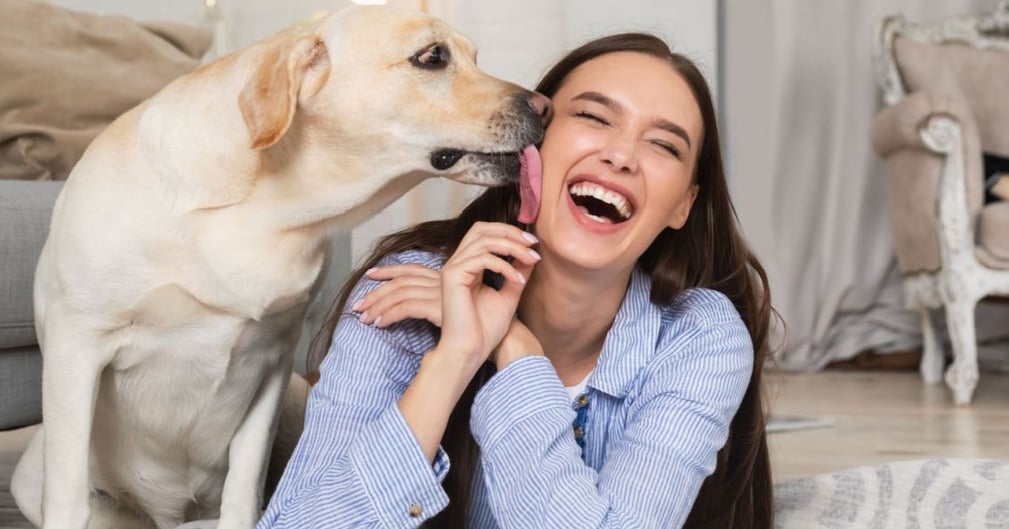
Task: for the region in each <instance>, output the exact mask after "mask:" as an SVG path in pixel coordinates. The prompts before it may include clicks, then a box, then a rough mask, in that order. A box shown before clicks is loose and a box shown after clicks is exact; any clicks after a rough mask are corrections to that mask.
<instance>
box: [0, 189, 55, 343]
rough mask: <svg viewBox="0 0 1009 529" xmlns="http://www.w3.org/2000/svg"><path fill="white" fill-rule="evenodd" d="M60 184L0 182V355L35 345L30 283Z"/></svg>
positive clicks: (47, 230) (47, 231)
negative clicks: (10, 349)
mask: <svg viewBox="0 0 1009 529" xmlns="http://www.w3.org/2000/svg"><path fill="white" fill-rule="evenodd" d="M62 184H63V183H62V182H25V181H16V180H9V181H4V180H0V269H2V270H3V273H0V355H2V354H4V353H3V350H4V349H6V348H9V347H21V346H27V345H34V344H36V343H38V342H37V341H36V338H35V323H34V317H33V314H34V309H33V307H32V282H33V279H34V277H35V263H36V261H38V258H39V253H40V252H41V251H42V245H43V244H44V243H45V240H46V235H47V234H48V233H49V219H50V217H51V216H52V209H53V203H54V202H55V201H56V196H57V195H58V194H59V191H60V189H61V188H62Z"/></svg>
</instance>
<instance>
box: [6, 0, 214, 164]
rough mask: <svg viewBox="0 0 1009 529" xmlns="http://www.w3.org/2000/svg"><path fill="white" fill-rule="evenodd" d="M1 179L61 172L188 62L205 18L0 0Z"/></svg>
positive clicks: (203, 42)
mask: <svg viewBox="0 0 1009 529" xmlns="http://www.w3.org/2000/svg"><path fill="white" fill-rule="evenodd" d="M0 13H3V16H0V79H3V90H0V179H32V180H63V179H66V177H67V175H68V174H69V173H70V170H71V169H72V168H73V166H74V164H75V163H77V160H78V159H80V157H81V155H82V154H83V153H84V149H85V148H86V147H87V146H88V144H89V143H91V140H92V139H94V137H95V136H96V135H97V134H98V133H99V132H100V131H101V130H102V129H104V128H105V126H106V125H108V124H109V123H111V122H112V121H113V120H114V119H115V118H116V117H118V116H119V115H120V114H122V113H123V112H125V111H127V110H129V109H130V108H132V107H134V106H136V105H137V104H138V103H140V102H142V101H144V100H145V99H147V98H149V97H150V96H152V95H154V94H155V93H156V92H157V91H158V90H160V89H161V88H162V87H163V86H165V85H166V84H168V83H169V82H170V81H171V80H173V79H175V78H176V77H178V76H180V75H182V74H185V73H187V72H190V71H192V70H193V69H194V68H195V67H196V66H197V65H198V64H199V62H200V58H201V57H202V56H203V54H204V53H205V52H206V50H207V48H208V47H209V46H210V40H211V33H210V31H209V30H207V29H205V28H198V27H192V26H186V25H182V24H171V23H156V24H149V23H140V22H136V21H133V20H130V19H128V18H126V17H121V16H98V15H92V14H86V13H78V12H75V11H70V10H67V9H63V8H60V7H56V6H53V5H50V4H46V3H42V2H37V1H35V0H0Z"/></svg>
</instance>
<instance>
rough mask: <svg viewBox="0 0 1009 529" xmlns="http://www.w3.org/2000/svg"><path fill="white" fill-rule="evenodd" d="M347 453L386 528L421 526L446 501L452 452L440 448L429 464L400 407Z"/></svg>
mask: <svg viewBox="0 0 1009 529" xmlns="http://www.w3.org/2000/svg"><path fill="white" fill-rule="evenodd" d="M349 456H350V460H351V462H352V464H353V466H354V471H355V472H356V473H357V475H358V476H359V477H360V479H361V483H363V485H364V489H365V492H366V493H367V495H368V497H369V498H371V500H372V502H374V504H375V508H376V511H377V512H378V516H379V517H380V518H381V519H382V522H383V524H384V525H385V527H396V528H399V527H404V528H407V527H418V526H419V525H420V524H421V523H423V522H424V520H427V519H428V518H431V517H432V516H434V515H435V514H437V513H439V512H440V511H441V510H442V509H444V508H445V507H446V506H447V505H448V495H447V494H446V493H445V490H444V489H443V488H442V486H441V484H442V481H443V480H444V479H445V476H446V475H447V474H448V469H449V459H448V455H447V454H446V453H445V452H444V451H443V450H442V449H441V447H438V452H437V454H436V455H435V458H434V463H433V465H432V464H429V463H428V462H427V458H426V457H425V456H424V451H423V450H422V449H421V447H420V444H419V443H418V442H417V438H416V437H415V436H414V435H413V431H412V430H410V426H409V425H407V423H406V419H404V418H403V415H402V413H400V411H399V406H396V405H392V406H390V409H388V410H387V411H386V412H385V413H383V414H382V415H381V416H380V417H379V418H378V419H377V420H376V421H375V422H374V423H372V424H371V425H370V427H369V428H368V429H367V430H366V431H365V432H363V433H362V434H361V437H359V438H358V439H357V441H356V442H355V443H354V445H353V446H352V447H351V449H350V452H349Z"/></svg>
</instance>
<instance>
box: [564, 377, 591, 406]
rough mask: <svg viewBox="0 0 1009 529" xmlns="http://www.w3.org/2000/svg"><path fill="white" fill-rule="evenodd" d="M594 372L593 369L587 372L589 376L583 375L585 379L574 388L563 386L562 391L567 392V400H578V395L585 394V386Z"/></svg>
mask: <svg viewBox="0 0 1009 529" xmlns="http://www.w3.org/2000/svg"><path fill="white" fill-rule="evenodd" d="M594 371H595V369H593V370H592V371H589V374H587V375H585V378H583V379H582V381H581V382H579V383H577V384H575V385H574V386H564V389H565V390H566V391H567V392H568V399H570V400H571V402H574V401H576V400H578V397H579V395H581V394H582V393H585V386H586V385H587V384H588V382H589V377H591V376H592V373H593V372H594Z"/></svg>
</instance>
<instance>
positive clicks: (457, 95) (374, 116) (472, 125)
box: [239, 7, 549, 185]
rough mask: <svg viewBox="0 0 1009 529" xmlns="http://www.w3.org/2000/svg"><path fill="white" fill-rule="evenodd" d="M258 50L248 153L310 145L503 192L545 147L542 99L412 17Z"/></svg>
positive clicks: (365, 12) (374, 13)
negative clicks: (527, 156) (288, 141)
mask: <svg viewBox="0 0 1009 529" xmlns="http://www.w3.org/2000/svg"><path fill="white" fill-rule="evenodd" d="M259 48H260V49H259V52H258V53H257V54H256V55H255V57H256V59H255V60H256V66H255V67H254V68H252V69H251V75H250V78H249V79H248V81H247V82H246V84H245V86H244V89H243V90H242V92H241V94H240V98H239V103H240V107H241V110H242V116H243V118H244V120H245V123H246V125H247V126H248V129H249V132H250V136H251V142H252V148H254V149H257V150H263V149H269V148H273V147H274V146H277V147H278V148H279V147H280V146H279V145H278V143H281V142H282V140H283V139H284V137H285V135H288V136H290V135H297V136H298V141H309V140H306V138H305V136H306V135H307V134H311V135H313V136H314V138H315V139H312V140H310V141H315V142H325V143H327V144H330V145H336V146H339V150H340V151H343V152H350V153H353V155H354V156H356V157H358V158H360V159H363V160H366V161H367V160H371V161H373V162H377V163H381V164H382V166H383V167H390V168H394V170H395V171H397V172H398V173H401V174H402V173H408V172H422V173H427V174H431V175H436V176H445V177H448V178H451V179H453V180H457V181H460V182H466V183H474V184H482V185H500V184H505V183H509V182H514V181H515V180H516V179H517V178H518V175H519V168H520V160H519V152H520V151H521V150H522V149H523V147H525V146H527V145H530V144H536V143H539V142H540V141H541V140H542V136H543V119H544V116H545V114H546V112H547V108H548V105H549V103H548V100H547V99H546V98H545V97H543V96H541V95H539V94H534V93H532V92H530V91H528V90H524V89H522V88H520V87H518V86H516V85H514V84H511V83H508V82H505V81H502V80H500V79H496V78H494V77H492V76H490V75H488V74H486V73H485V72H483V71H481V70H480V69H478V68H477V65H476V50H475V48H474V46H473V44H472V43H470V42H469V41H468V40H467V39H466V38H464V37H463V36H461V35H459V34H458V33H456V32H454V31H453V30H452V29H451V28H449V26H448V25H446V24H445V23H443V22H441V21H440V20H437V19H435V18H432V17H429V16H426V15H423V14H420V13H414V12H409V11H401V10H395V9H389V8H378V7H367V8H365V7H354V8H348V9H345V10H343V11H340V12H337V13H335V14H333V15H329V16H328V17H326V18H323V19H321V20H319V21H317V22H314V23H310V24H306V25H303V26H300V27H296V28H291V29H289V30H287V31H285V32H283V33H280V34H278V35H276V36H274V37H271V38H270V39H268V40H266V41H264V42H263V43H261V44H260V45H259ZM292 124H294V125H295V126H296V127H297V128H299V130H298V131H297V132H295V131H292V130H291V129H292ZM305 131H309V132H307V133H306V132H305ZM368 172H369V171H367V170H366V169H365V170H364V171H350V172H349V173H350V174H352V175H353V174H361V173H365V174H366V173H368Z"/></svg>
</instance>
